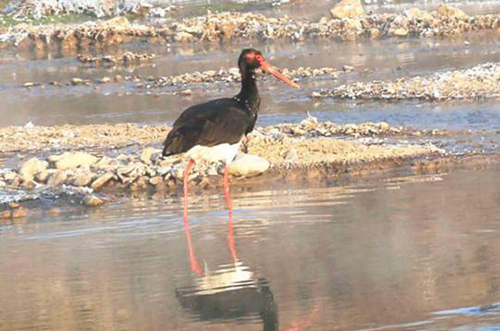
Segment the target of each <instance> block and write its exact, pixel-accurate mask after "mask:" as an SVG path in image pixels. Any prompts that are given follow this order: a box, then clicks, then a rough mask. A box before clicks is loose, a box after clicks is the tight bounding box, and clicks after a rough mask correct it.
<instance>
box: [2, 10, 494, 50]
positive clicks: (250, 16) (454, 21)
mask: <svg viewBox="0 0 500 331" xmlns="http://www.w3.org/2000/svg"><path fill="white" fill-rule="evenodd" d="M499 17H500V16H499V15H498V14H494V15H491V14H490V15H477V16H469V15H467V14H466V13H464V12H462V11H461V10H460V9H458V8H455V7H452V6H448V5H444V4H443V5H440V6H438V7H437V8H436V10H434V11H430V12H427V11H422V10H420V9H417V8H413V9H411V10H407V11H405V12H404V13H396V14H394V13H390V14H370V13H368V14H360V15H358V16H356V17H342V18H339V17H332V16H331V15H328V16H324V17H323V18H321V19H320V20H319V21H312V20H307V19H293V18H290V17H288V16H283V17H267V16H264V15H262V14H258V13H257V14H256V13H252V12H248V13H236V12H223V13H217V14H207V15H203V16H198V17H192V18H185V19H183V20H180V21H174V22H169V23H166V24H163V25H159V26H155V25H151V24H137V23H131V22H130V21H129V20H128V19H127V18H126V17H124V16H117V17H115V18H112V19H110V20H108V21H89V22H85V23H81V24H51V25H43V26H31V25H28V24H19V25H16V26H13V27H8V28H2V29H0V49H2V48H13V49H16V50H19V51H26V50H31V51H35V52H46V51H61V50H73V51H75V52H76V51H78V52H85V51H87V50H89V49H92V48H94V47H97V48H102V47H106V46H110V45H118V44H125V43H131V42H142V43H148V44H160V45H169V44H172V43H180V44H183V43H199V42H208V43H216V42H228V41H233V40H243V39H244V40H258V41H271V40H278V39H283V40H287V41H293V42H301V41H305V40H314V39H331V40H342V41H357V40H362V39H379V38H405V37H422V38H429V37H457V36H460V35H463V34H464V33H467V32H471V31H481V30H493V31H498V29H499V28H500V25H499V22H500V20H499Z"/></svg>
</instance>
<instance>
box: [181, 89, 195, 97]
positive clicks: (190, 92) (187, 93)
mask: <svg viewBox="0 0 500 331" xmlns="http://www.w3.org/2000/svg"><path fill="white" fill-rule="evenodd" d="M179 94H180V95H182V96H183V97H188V96H191V95H192V94H193V91H191V89H187V90H182V91H180V92H179Z"/></svg>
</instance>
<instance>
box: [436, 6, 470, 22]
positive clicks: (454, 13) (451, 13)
mask: <svg viewBox="0 0 500 331" xmlns="http://www.w3.org/2000/svg"><path fill="white" fill-rule="evenodd" d="M436 12H437V14H438V15H439V16H441V17H446V18H455V19H462V20H466V19H469V15H467V14H466V13H464V12H463V11H462V10H460V9H458V8H457V7H453V6H448V5H445V4H440V5H439V6H438V7H437V9H436Z"/></svg>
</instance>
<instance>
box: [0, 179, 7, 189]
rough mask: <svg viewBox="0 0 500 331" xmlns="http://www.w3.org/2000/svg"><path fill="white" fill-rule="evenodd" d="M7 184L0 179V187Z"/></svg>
mask: <svg viewBox="0 0 500 331" xmlns="http://www.w3.org/2000/svg"><path fill="white" fill-rule="evenodd" d="M5 186H7V183H5V182H4V181H3V180H0V188H2V187H5Z"/></svg>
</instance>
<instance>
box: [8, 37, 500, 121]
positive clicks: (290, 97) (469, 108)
mask: <svg viewBox="0 0 500 331" xmlns="http://www.w3.org/2000/svg"><path fill="white" fill-rule="evenodd" d="M498 38H499V37H498V35H496V34H488V33H486V34H484V33H481V34H471V35H468V36H466V37H464V38H463V39H459V40H451V39H448V40H437V39H405V40H396V39H386V40H380V41H373V42H370V41H365V42H360V43H339V42H325V41H321V42H312V43H305V44H288V43H279V42H278V43H268V44H259V43H255V44H253V45H248V44H244V43H234V44H230V45H224V46H220V45H208V44H200V45H195V46H187V47H179V46H172V47H170V48H169V47H157V46H149V47H146V46H141V45H135V46H134V45H129V46H126V47H125V48H126V49H131V50H133V51H136V52H149V53H156V54H158V57H157V58H156V59H155V60H154V61H153V62H152V63H151V64H146V65H143V66H140V67H137V68H124V67H121V66H118V67H115V68H97V69H95V68H93V67H92V66H88V65H84V64H81V63H79V62H78V61H77V60H75V57H76V54H69V55H66V56H64V57H62V58H61V57H57V56H56V57H54V56H52V57H47V58H42V59H35V58H30V57H29V56H28V57H27V58H24V59H23V55H18V57H12V58H11V60H10V61H9V60H4V62H3V63H0V98H1V99H2V101H3V102H2V103H0V112H3V113H4V114H9V116H3V117H1V118H0V126H6V125H24V124H25V123H27V122H29V121H31V122H33V123H34V124H35V125H57V124H65V123H71V124H90V123H102V122H108V123H117V122H169V121H173V120H174V119H175V118H176V117H177V116H178V115H179V114H180V112H181V111H182V110H183V109H185V108H186V107H188V106H189V105H192V104H193V103H197V102H202V101H205V100H210V99H213V98H217V97H225V96H231V95H234V94H236V93H237V92H238V88H239V87H238V84H228V85H225V84H208V85H205V84H193V85H192V86H189V85H188V86H186V88H191V89H192V90H193V95H192V96H191V97H189V98H185V97H180V96H175V95H173V92H174V91H178V90H179V89H178V88H174V89H173V88H164V89H153V90H145V89H137V88H135V83H132V82H126V83H119V84H115V83H111V84H105V85H93V86H89V87H87V86H63V87H54V86H50V85H47V83H48V82H50V81H59V82H63V83H65V82H69V81H70V80H71V78H73V77H80V78H91V79H99V78H102V77H104V76H110V77H113V76H114V75H116V74H121V75H139V76H141V77H148V76H150V75H153V76H157V77H158V76H168V75H177V74H181V73H185V72H193V71H197V70H200V71H202V70H209V69H214V70H218V69H220V68H226V69H228V68H231V67H234V66H235V61H236V60H235V59H236V58H237V56H238V53H239V51H240V49H241V48H244V47H248V46H255V47H257V48H259V49H261V50H262V51H263V53H264V54H265V55H266V57H267V58H268V59H269V61H270V62H271V63H274V64H276V65H278V66H279V67H282V68H297V67H300V66H310V67H315V68H319V67H325V66H328V67H333V68H338V69H341V68H342V66H343V65H352V66H354V67H355V68H356V70H355V71H354V72H352V73H348V74H340V76H339V77H338V79H336V80H332V79H324V78H316V79H305V80H302V81H301V85H302V89H301V90H294V89H293V88H291V87H287V86H285V85H284V84H280V83H279V82H275V81H274V80H272V79H266V80H265V81H262V82H260V83H259V85H260V91H261V94H262V98H263V102H262V107H261V117H260V121H259V124H261V125H268V124H272V123H276V122H287V121H296V120H297V118H303V117H304V115H305V113H306V111H313V112H315V116H318V117H321V118H322V119H328V120H332V121H334V122H337V123H347V122H355V123H360V122H365V121H386V122H388V123H389V124H392V125H401V124H405V125H410V126H414V127H417V128H423V127H426V128H427V127H428V126H429V124H433V125H435V126H436V127H437V128H447V129H458V130H461V129H464V128H466V127H467V128H468V127H469V125H470V124H471V123H473V121H474V120H477V119H478V118H481V119H480V123H481V124H482V128H483V129H488V130H498V128H499V127H500V118H499V117H498V116H497V115H496V113H497V110H498V102H497V100H493V101H486V102H478V103H463V102H454V103H447V104H434V103H425V102H401V103H359V102H351V101H347V102H344V101H338V100H334V101H333V100H324V101H317V100H311V98H310V95H311V93H312V91H317V90H319V89H321V88H333V87H335V86H338V85H340V84H344V83H349V82H354V81H366V80H375V79H376V80H381V79H382V80H387V79H395V78H398V77H403V76H406V77H407V76H415V75H428V74H431V73H433V72H435V71H439V70H450V69H453V68H457V69H462V68H468V67H471V66H474V65H476V64H479V63H484V62H488V61H495V62H496V61H499V60H500V58H499V55H498V54H500V43H499V42H498V41H499V40H498ZM465 41H468V43H469V44H466V43H464V42H465ZM120 49H121V48H118V49H114V50H113V49H109V50H107V53H109V52H120ZM19 57H21V59H20V60H19ZM8 58H9V57H8V56H7V55H6V59H8ZM26 82H41V83H45V84H46V85H45V87H44V88H40V87H35V88H30V89H27V88H24V87H23V84H24V83H26ZM455 111H456V112H455ZM455 113H456V118H455V116H454V115H452V116H450V114H455ZM422 114H425V116H422ZM484 118H487V119H488V121H486V122H485V121H483V120H482V119H484ZM472 128H473V129H474V127H472Z"/></svg>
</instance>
